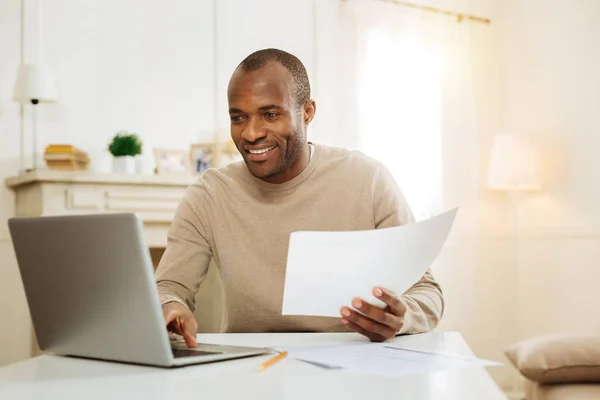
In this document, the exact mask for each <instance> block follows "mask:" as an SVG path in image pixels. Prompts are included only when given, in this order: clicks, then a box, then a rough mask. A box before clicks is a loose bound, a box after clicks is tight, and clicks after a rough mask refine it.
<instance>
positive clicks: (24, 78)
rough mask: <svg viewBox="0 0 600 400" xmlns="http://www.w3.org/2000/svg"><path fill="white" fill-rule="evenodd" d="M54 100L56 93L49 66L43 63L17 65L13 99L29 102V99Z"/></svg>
mask: <svg viewBox="0 0 600 400" xmlns="http://www.w3.org/2000/svg"><path fill="white" fill-rule="evenodd" d="M33 99H36V100H38V101H40V102H41V101H46V102H51V101H56V100H57V93H56V87H55V86H54V79H53V78H52V71H51V70H50V67H49V66H47V65H43V64H24V65H21V66H20V67H19V72H18V74H17V80H16V82H15V87H14V90H13V100H14V101H18V102H21V103H29V102H31V100H33Z"/></svg>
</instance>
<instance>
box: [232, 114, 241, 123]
mask: <svg viewBox="0 0 600 400" xmlns="http://www.w3.org/2000/svg"><path fill="white" fill-rule="evenodd" d="M241 120H242V117H241V116H239V115H232V116H231V122H240V121H241Z"/></svg>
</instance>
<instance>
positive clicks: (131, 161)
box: [113, 156, 137, 174]
mask: <svg viewBox="0 0 600 400" xmlns="http://www.w3.org/2000/svg"><path fill="white" fill-rule="evenodd" d="M136 164H137V163H136V160H135V157H132V156H119V157H113V172H116V173H118V174H135V173H136V171H137V165H136Z"/></svg>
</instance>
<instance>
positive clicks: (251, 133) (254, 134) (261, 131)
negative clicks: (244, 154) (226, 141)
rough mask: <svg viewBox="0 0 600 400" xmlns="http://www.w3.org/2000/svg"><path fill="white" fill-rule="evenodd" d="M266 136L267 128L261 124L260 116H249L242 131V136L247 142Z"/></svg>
mask: <svg viewBox="0 0 600 400" xmlns="http://www.w3.org/2000/svg"><path fill="white" fill-rule="evenodd" d="M265 136H267V130H266V129H265V127H264V126H263V123H262V121H261V120H260V118H250V120H249V121H248V124H247V125H246V128H245V129H244V130H243V131H242V137H243V138H244V140H246V141H248V142H251V143H253V142H256V141H257V140H259V139H261V138H263V137H265Z"/></svg>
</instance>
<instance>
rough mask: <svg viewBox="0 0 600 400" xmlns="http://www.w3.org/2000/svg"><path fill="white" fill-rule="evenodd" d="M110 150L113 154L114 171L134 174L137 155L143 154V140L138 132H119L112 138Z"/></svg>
mask: <svg viewBox="0 0 600 400" xmlns="http://www.w3.org/2000/svg"><path fill="white" fill-rule="evenodd" d="M108 151H110V154H112V155H113V172H119V173H124V174H134V173H135V172H136V169H137V168H136V160H135V156H137V155H139V154H142V142H141V140H140V139H139V137H138V135H137V134H136V133H128V132H119V133H117V134H116V135H115V136H114V137H113V138H112V140H111V142H110V144H109V145H108Z"/></svg>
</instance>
